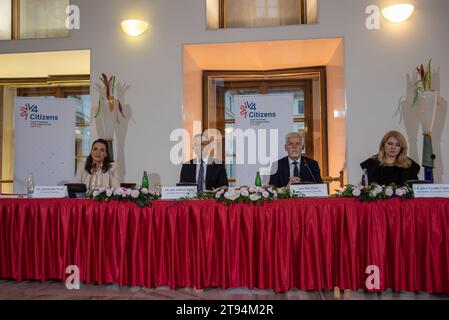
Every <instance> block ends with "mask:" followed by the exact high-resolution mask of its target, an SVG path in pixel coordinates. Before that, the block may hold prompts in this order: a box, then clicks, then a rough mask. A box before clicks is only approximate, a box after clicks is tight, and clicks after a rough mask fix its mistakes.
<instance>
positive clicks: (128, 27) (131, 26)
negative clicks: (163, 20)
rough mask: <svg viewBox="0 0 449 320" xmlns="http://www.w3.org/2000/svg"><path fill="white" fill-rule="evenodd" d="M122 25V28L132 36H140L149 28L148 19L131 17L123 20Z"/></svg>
mask: <svg viewBox="0 0 449 320" xmlns="http://www.w3.org/2000/svg"><path fill="white" fill-rule="evenodd" d="M121 26H122V30H123V31H124V32H125V33H126V34H127V35H129V36H131V37H138V36H140V35H141V34H142V33H144V32H145V31H146V30H147V28H148V26H149V24H148V22H146V21H142V20H136V19H129V20H125V21H122V23H121Z"/></svg>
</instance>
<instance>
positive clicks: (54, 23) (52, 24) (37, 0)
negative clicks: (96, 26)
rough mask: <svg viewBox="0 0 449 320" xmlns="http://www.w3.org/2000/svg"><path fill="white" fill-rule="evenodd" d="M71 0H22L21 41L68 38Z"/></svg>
mask: <svg viewBox="0 0 449 320" xmlns="http://www.w3.org/2000/svg"><path fill="white" fill-rule="evenodd" d="M69 5H70V0H20V39H35V38H58V37H68V36H69V30H68V29H67V28H66V20H67V13H66V8H67V6H69Z"/></svg>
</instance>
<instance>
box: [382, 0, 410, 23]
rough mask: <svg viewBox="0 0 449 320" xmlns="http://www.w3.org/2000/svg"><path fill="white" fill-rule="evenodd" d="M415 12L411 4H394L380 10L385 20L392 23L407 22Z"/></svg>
mask: <svg viewBox="0 0 449 320" xmlns="http://www.w3.org/2000/svg"><path fill="white" fill-rule="evenodd" d="M413 11H415V7H414V6H413V5H411V4H406V3H402V4H395V5H392V6H389V7H386V8H384V9H383V10H382V15H383V16H384V18H385V19H387V20H388V21H390V22H394V23H401V22H404V21H406V20H408V19H409V18H410V17H411V16H412V14H413Z"/></svg>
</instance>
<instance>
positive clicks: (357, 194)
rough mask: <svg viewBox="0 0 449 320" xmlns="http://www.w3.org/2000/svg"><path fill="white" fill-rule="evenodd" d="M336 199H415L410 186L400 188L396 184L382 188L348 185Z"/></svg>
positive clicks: (336, 195) (375, 185)
mask: <svg viewBox="0 0 449 320" xmlns="http://www.w3.org/2000/svg"><path fill="white" fill-rule="evenodd" d="M333 196H334V197H344V198H357V199H359V200H360V201H364V202H367V201H376V200H387V199H391V198H394V197H397V198H401V199H411V198H413V191H412V189H411V188H410V187H409V186H407V185H406V186H403V187H398V186H397V185H395V184H391V185H389V186H380V185H378V184H372V185H370V186H369V187H364V186H355V185H351V184H350V185H347V186H346V187H345V188H344V190H343V191H340V192H338V193H337V194H335V195H333Z"/></svg>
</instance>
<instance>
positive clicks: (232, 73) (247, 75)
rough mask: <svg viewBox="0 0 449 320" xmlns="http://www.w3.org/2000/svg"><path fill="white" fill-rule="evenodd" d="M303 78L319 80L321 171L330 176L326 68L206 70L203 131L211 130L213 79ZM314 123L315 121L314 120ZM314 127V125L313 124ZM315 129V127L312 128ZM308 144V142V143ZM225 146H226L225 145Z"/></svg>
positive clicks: (204, 73)
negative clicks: (210, 98)
mask: <svg viewBox="0 0 449 320" xmlns="http://www.w3.org/2000/svg"><path fill="white" fill-rule="evenodd" d="M301 76H317V77H318V79H319V85H320V93H321V95H320V96H321V108H320V113H321V117H320V118H321V119H320V121H321V138H322V139H321V141H322V143H321V154H322V158H321V159H322V163H321V166H322V168H321V171H322V174H323V176H328V174H329V155H328V128H327V126H328V121H327V79H326V67H324V66H317V67H310V68H292V69H274V70H265V71H260V70H253V71H251V70H250V71H239V70H229V71H227V70H226V71H222V70H204V71H203V86H202V97H203V98H202V101H203V107H202V131H203V132H204V131H205V130H207V129H208V128H209V81H210V80H212V79H225V80H226V79H242V80H244V79H279V80H281V79H287V80H288V79H292V78H298V77H301ZM312 121H313V119H312ZM312 125H313V124H312ZM312 128H313V127H312ZM306 142H307V141H306ZM223 146H224V144H223Z"/></svg>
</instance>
